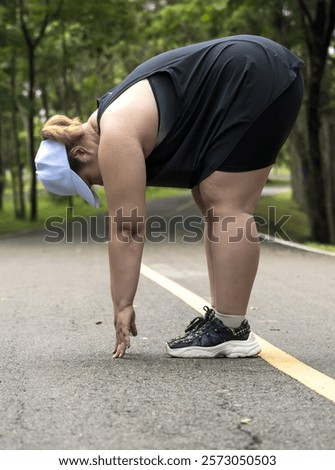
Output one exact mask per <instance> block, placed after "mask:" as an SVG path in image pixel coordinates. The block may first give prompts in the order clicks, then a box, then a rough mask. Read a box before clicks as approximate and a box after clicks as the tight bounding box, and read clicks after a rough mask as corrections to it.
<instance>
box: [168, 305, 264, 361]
mask: <svg viewBox="0 0 335 470" xmlns="http://www.w3.org/2000/svg"><path fill="white" fill-rule="evenodd" d="M204 309H205V310H206V314H205V316H204V317H197V318H195V319H194V320H192V322H191V323H190V324H189V326H188V327H187V328H186V330H185V333H186V334H185V335H184V336H181V337H179V338H176V339H173V340H171V341H169V342H168V343H167V352H168V354H169V355H170V356H173V357H217V356H225V357H230V358H234V357H250V356H255V355H257V354H258V353H260V351H261V347H260V346H259V344H258V342H257V340H256V338H255V335H254V334H253V333H252V331H251V330H250V325H249V323H248V321H247V320H244V321H243V322H242V323H241V325H240V326H239V327H238V328H228V327H227V326H225V325H224V324H223V323H222V321H221V320H219V319H218V318H216V317H215V313H214V311H213V310H212V309H209V308H208V307H204Z"/></svg>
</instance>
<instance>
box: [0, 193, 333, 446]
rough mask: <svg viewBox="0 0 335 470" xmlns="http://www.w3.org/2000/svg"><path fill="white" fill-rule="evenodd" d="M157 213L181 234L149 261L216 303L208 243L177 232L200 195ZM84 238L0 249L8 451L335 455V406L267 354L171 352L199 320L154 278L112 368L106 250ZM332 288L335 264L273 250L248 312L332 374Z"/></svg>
mask: <svg viewBox="0 0 335 470" xmlns="http://www.w3.org/2000/svg"><path fill="white" fill-rule="evenodd" d="M150 214H151V216H157V215H158V214H159V215H160V216H163V217H164V220H165V221H166V222H167V226H166V227H167V228H169V229H170V232H169V233H168V232H166V234H165V236H164V237H163V240H162V241H161V242H160V243H158V242H157V239H156V240H154V241H153V240H151V241H148V242H147V244H146V246H145V251H144V258H143V261H144V263H145V264H146V265H147V266H149V267H151V268H153V269H155V270H156V271H158V272H159V273H161V274H164V275H165V276H167V277H168V278H170V279H172V280H174V281H175V282H177V283H179V284H180V285H182V286H184V287H186V288H188V289H190V290H191V291H192V292H194V293H196V294H198V295H199V296H201V297H203V298H204V299H205V300H208V282H207V276H206V263H205V256H204V250H203V245H202V241H201V240H200V239H199V240H198V239H194V240H193V241H190V240H188V242H187V243H186V242H185V238H183V237H184V236H185V231H184V230H183V227H182V226H181V224H180V223H175V226H173V224H169V221H171V219H173V217H175V216H176V214H177V215H181V214H183V215H184V217H187V216H196V215H197V214H198V213H197V211H196V210H195V208H194V205H193V204H192V202H191V201H190V199H189V198H188V197H180V198H177V199H173V200H170V201H169V202H167V201H161V202H156V203H154V204H151V205H150ZM154 220H155V219H152V221H154ZM174 220H175V221H176V220H177V219H174ZM102 222H103V221H101V220H100V225H101V223H102ZM156 222H157V223H162V219H156ZM77 225H78V226H79V224H77ZM102 225H103V224H102ZM153 226H154V224H153ZM171 226H172V228H171ZM77 229H78V227H77ZM171 229H172V232H171ZM78 230H79V229H78ZM78 230H76V231H75V232H76V234H75V236H74V237H72V236H70V235H69V236H68V240H67V242H65V241H64V240H63V241H62V242H56V241H57V240H56V241H55V240H54V241H53V242H52V243H46V242H45V241H43V240H44V237H45V235H46V234H45V233H41V232H36V233H33V234H26V235H22V236H15V237H7V238H2V239H1V240H0V260H1V262H0V279H1V283H0V328H1V342H0V356H1V370H0V448H1V449H134V450H135V449H236V450H239V449H240V450H242V449H243V450H248V449H250V450H251V449H278V450H279V449H285V450H293V449H301V450H303V449H314V450H323V449H331V450H333V449H335V403H334V402H333V401H332V400H329V399H327V398H325V397H323V396H322V395H320V394H319V393H317V392H315V391H313V390H311V389H310V388H309V387H307V386H305V385H303V384H302V383H300V382H299V381H297V380H294V379H292V378H291V377H289V376H288V375H286V374H284V373H283V372H281V371H279V370H278V369H276V368H275V367H273V366H271V365H270V364H269V363H268V362H266V361H264V360H263V359H262V358H260V357H258V358H249V359H225V358H220V359H219V358H218V359H173V358H170V357H168V356H167V355H166V353H165V350H164V343H165V341H166V340H168V339H170V338H171V337H174V336H176V335H177V334H179V333H181V332H182V330H183V328H184V326H186V324H187V323H188V322H189V320H191V319H192V318H193V316H194V315H195V314H196V313H195V312H194V311H193V310H192V308H190V307H189V306H188V305H187V304H185V303H184V302H182V301H181V300H180V299H179V298H178V297H176V296H174V295H173V294H171V293H169V292H167V291H166V290H165V289H163V288H162V287H158V286H157V285H156V284H155V283H154V282H152V281H150V280H148V279H147V278H146V277H144V276H142V277H141V280H140V285H139V289H138V294H137V297H136V307H137V325H138V329H139V335H138V337H137V338H134V339H133V341H132V347H131V349H130V350H129V353H128V354H127V356H126V357H125V358H124V359H121V360H120V359H118V360H115V359H112V348H113V339H114V333H113V320H112V313H111V302H110V296H109V279H108V259H107V246H106V244H105V243H104V240H103V236H102V235H101V236H100V235H99V236H97V234H96V236H95V237H93V238H92V237H88V243H82V242H81V241H80V238H81V237H80V236H79V235H80V233H79V232H80V230H79V231H78ZM67 233H68V234H71V232H70V231H69V232H67ZM84 233H85V231H84ZM197 233H198V234H199V231H198V232H197ZM48 235H49V236H50V232H49V233H48ZM187 235H190V232H187ZM155 236H157V232H156V233H155ZM195 238H196V237H195ZM198 238H199V237H198ZM55 239H56V237H55ZM94 240H95V241H94ZM334 286H335V258H334V257H331V256H326V255H319V254H314V253H308V252H304V251H299V250H296V249H292V248H288V247H285V246H282V245H277V244H274V243H265V242H264V243H262V256H261V263H260V267H259V272H258V277H257V280H256V282H255V286H254V291H253V294H252V298H251V301H250V310H249V320H250V323H251V325H252V328H253V330H254V331H255V333H256V334H258V335H259V336H261V337H262V338H264V339H265V340H267V341H269V342H270V343H272V344H273V345H275V346H277V347H278V348H280V349H281V350H283V351H285V352H287V353H289V354H290V355H293V356H294V357H296V358H298V359H299V360H300V361H302V362H303V363H305V364H308V365H309V366H311V367H313V368H315V369H317V370H318V371H320V372H322V373H323V374H326V375H327V376H329V377H332V378H333V379H335V361H334V350H335V346H334V345H335V342H334V337H335V322H334V314H335V312H334V305H335V289H334ZM334 391H335V390H334Z"/></svg>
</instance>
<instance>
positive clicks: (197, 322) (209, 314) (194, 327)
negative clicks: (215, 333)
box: [185, 306, 215, 333]
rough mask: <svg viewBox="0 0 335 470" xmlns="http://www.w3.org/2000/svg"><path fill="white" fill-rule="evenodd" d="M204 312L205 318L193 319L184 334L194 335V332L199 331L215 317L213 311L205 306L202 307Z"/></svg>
mask: <svg viewBox="0 0 335 470" xmlns="http://www.w3.org/2000/svg"><path fill="white" fill-rule="evenodd" d="M204 310H205V312H206V313H205V316H203V315H201V316H200V317H196V318H193V320H192V321H191V323H190V324H189V325H188V327H187V328H186V329H185V333H190V332H192V333H195V332H196V331H198V330H200V328H201V327H203V326H205V325H206V323H208V322H210V321H212V320H213V318H214V316H215V312H214V310H213V309H212V308H209V307H207V306H205V307H204Z"/></svg>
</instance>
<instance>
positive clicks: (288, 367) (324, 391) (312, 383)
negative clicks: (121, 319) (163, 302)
mask: <svg viewBox="0 0 335 470" xmlns="http://www.w3.org/2000/svg"><path fill="white" fill-rule="evenodd" d="M141 273H142V274H143V276H145V277H146V278H148V279H150V280H151V281H153V282H155V283H156V284H158V285H159V286H161V287H163V288H164V289H165V290H167V291H169V292H171V294H173V295H174V296H176V297H178V298H179V299H180V300H182V301H183V302H185V303H186V304H187V305H189V306H190V307H192V308H193V309H194V310H195V311H197V312H198V313H200V314H203V306H204V305H206V304H208V302H206V300H204V299H203V298H202V297H200V296H199V295H196V294H194V293H193V292H192V291H190V290H189V289H186V288H185V287H183V286H181V285H180V284H178V283H177V282H175V281H172V280H171V279H169V278H167V277H165V276H163V275H162V274H160V273H158V272H157V271H155V270H154V269H151V268H149V266H146V265H145V264H142V266H141ZM256 336H257V335H256ZM257 340H258V341H259V343H260V345H261V347H262V352H261V353H260V354H259V356H260V357H261V358H262V359H264V361H266V362H268V363H269V364H271V365H272V366H273V367H275V368H276V369H278V370H280V371H281V372H284V374H286V375H288V376H290V377H292V378H293V379H295V380H297V381H298V382H300V383H302V384H303V385H305V386H306V387H308V388H310V389H311V390H313V391H314V392H316V393H318V394H319V395H321V396H323V397H325V398H327V399H328V400H330V401H332V402H334V403H335V380H334V379H332V378H331V377H329V376H328V375H325V374H322V373H321V372H319V371H317V370H316V369H313V368H312V367H310V366H308V365H307V364H304V363H303V362H301V361H299V360H298V359H296V358H295V357H293V356H290V355H289V354H287V353H286V352H284V351H282V350H281V349H279V348H276V347H275V346H273V345H272V344H271V343H268V342H267V341H265V340H264V339H262V338H260V337H259V336H257Z"/></svg>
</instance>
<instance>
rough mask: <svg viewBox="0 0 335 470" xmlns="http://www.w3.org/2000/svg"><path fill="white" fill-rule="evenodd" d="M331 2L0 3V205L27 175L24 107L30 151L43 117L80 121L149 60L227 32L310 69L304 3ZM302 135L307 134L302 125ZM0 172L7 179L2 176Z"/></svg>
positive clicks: (325, 98) (326, 92) (285, 157)
mask: <svg viewBox="0 0 335 470" xmlns="http://www.w3.org/2000/svg"><path fill="white" fill-rule="evenodd" d="M334 1H335V0H324V2H319V0H268V1H267V2H264V0H184V1H177V0H95V1H94V2H92V1H91V0H81V2H79V3H78V2H77V1H74V0H54V1H50V0H0V210H1V207H3V205H4V204H6V200H4V199H3V195H4V187H3V184H2V183H1V182H3V181H6V182H7V186H8V184H10V185H12V193H13V200H14V201H16V202H15V204H14V205H13V207H14V208H15V206H17V204H18V202H17V200H18V192H19V189H18V188H17V187H16V186H15V184H14V183H13V181H14V180H15V181H19V180H20V178H24V179H25V180H27V179H29V175H30V174H31V170H30V169H29V165H28V162H29V158H31V155H30V156H29V155H28V153H27V152H28V150H27V147H28V145H27V139H28V135H27V129H28V124H27V123H28V117H29V111H31V109H33V110H34V120H33V126H34V136H35V143H34V145H35V148H37V145H38V143H39V131H40V129H41V126H42V124H43V122H44V121H45V120H46V119H47V118H48V117H49V116H51V115H52V114H55V113H64V114H68V115H69V116H80V117H81V119H82V120H85V119H87V117H88V116H89V115H90V114H91V113H92V112H93V111H94V110H95V106H96V98H97V97H98V96H100V95H101V94H103V93H104V92H105V91H106V90H108V89H110V88H112V87H113V86H115V85H116V84H117V83H119V82H120V81H121V80H122V79H123V78H124V77H125V76H126V75H127V74H128V73H129V72H130V71H131V70H133V69H134V68H135V67H136V66H137V65H138V64H139V63H141V62H143V61H144V60H146V59H148V58H149V57H151V56H153V55H155V54H158V53H160V52H163V51H165V50H168V49H172V48H176V47H180V46H184V45H186V44H191V43H194V42H200V41H204V40H207V39H211V38H216V37H221V36H229V35H234V34H256V35H264V36H267V37H269V38H272V39H274V40H276V41H278V42H280V43H282V44H283V45H285V46H287V47H288V48H290V49H291V50H292V51H293V52H295V53H297V55H299V56H302V57H306V70H307V72H308V70H309V61H308V54H307V51H308V48H307V45H306V35H305V33H304V30H303V27H302V21H301V19H302V7H303V6H305V7H306V9H307V10H308V11H309V13H310V16H311V18H314V16H316V15H317V12H318V10H317V8H321V7H322V5H324V8H325V10H324V11H325V12H326V11H328V10H327V9H329V11H331V8H332V5H333V4H334ZM320 4H322V5H321V7H320ZM330 45H331V44H330ZM32 49H33V51H34V62H33V73H34V77H33V78H34V80H33V81H32V76H31V73H32V72H31V62H30V61H29V57H30V56H29V54H30V53H31V50H32ZM333 57H334V55H333V54H331V53H330V54H329V57H328V60H327V67H326V69H325V74H324V77H325V79H324V87H323V91H322V93H323V94H322V103H321V105H322V106H323V107H324V108H325V109H326V112H327V115H328V117H329V115H330V114H331V115H332V116H333V115H334V114H335V111H334V99H335V97H334V83H335V82H334V73H335V71H334V59H333ZM306 81H307V82H308V73H306ZM31 86H33V98H34V103H32V97H31V96H29V90H30V89H31ZM307 101H308V97H307ZM302 128H303V129H304V127H303V126H302ZM303 134H304V135H305V138H307V137H306V135H307V133H306V129H304V130H303ZM293 148H296V147H294V146H293V147H290V150H288V148H287V147H285V149H284V151H283V152H282V154H281V161H283V162H285V163H287V162H288V163H289V162H290V160H291V152H292V149H293ZM296 151H297V150H296ZM298 153H299V151H297V154H298ZM297 158H298V159H299V158H300V156H299V155H298V156H297ZM5 173H10V174H11V178H3V175H4V174H5ZM334 179H335V176H334ZM30 196H31V195H29V193H27V192H25V194H24V204H27V205H29V203H30ZM1 202H3V204H1ZM14 210H15V209H14Z"/></svg>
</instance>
